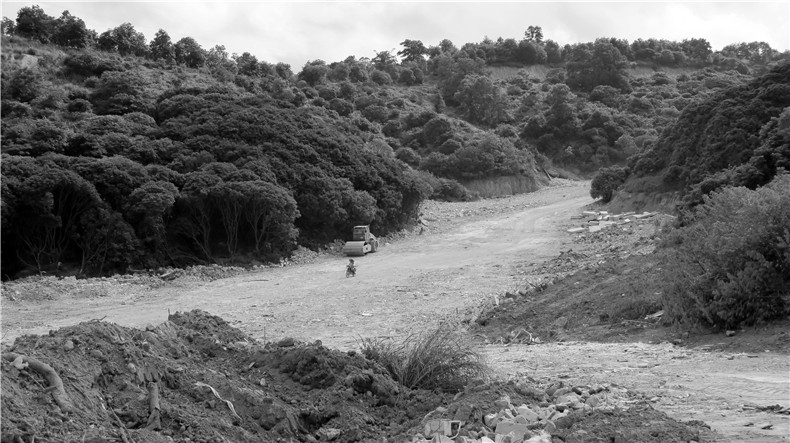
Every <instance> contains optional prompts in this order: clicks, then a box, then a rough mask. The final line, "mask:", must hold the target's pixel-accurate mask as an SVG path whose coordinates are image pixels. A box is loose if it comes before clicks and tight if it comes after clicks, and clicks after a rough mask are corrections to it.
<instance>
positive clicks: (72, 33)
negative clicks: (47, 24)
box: [52, 11, 95, 48]
mask: <svg viewBox="0 0 790 443" xmlns="http://www.w3.org/2000/svg"><path fill="white" fill-rule="evenodd" d="M94 37H95V32H94V31H92V30H88V28H86V27H85V22H84V21H82V19H80V18H77V17H74V16H73V15H71V14H70V13H69V11H63V14H62V15H61V16H60V17H59V18H58V19H57V20H55V26H54V32H53V35H52V42H53V43H55V44H58V45H60V46H66V47H68V48H86V47H88V46H90V45H91V43H93V40H94Z"/></svg>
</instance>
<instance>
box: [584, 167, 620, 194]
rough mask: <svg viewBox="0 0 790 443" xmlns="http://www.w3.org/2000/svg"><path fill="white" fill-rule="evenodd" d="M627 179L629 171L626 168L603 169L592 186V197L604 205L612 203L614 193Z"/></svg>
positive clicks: (594, 179)
mask: <svg viewBox="0 0 790 443" xmlns="http://www.w3.org/2000/svg"><path fill="white" fill-rule="evenodd" d="M627 177H628V170H627V169H625V168H621V167H619V166H612V167H611V168H601V169H600V170H599V171H598V173H597V174H595V177H594V178H593V180H592V184H591V185H590V196H591V197H592V198H600V199H601V200H603V202H604V203H607V202H609V201H611V200H612V197H613V196H614V191H616V190H617V188H619V187H620V185H622V184H623V183H624V182H625V179H626V178H627Z"/></svg>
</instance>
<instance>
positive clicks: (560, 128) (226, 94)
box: [1, 6, 786, 278]
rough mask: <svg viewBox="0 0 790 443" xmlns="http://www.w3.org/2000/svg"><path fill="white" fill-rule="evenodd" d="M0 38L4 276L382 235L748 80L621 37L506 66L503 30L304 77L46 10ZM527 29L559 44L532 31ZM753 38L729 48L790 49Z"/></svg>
mask: <svg viewBox="0 0 790 443" xmlns="http://www.w3.org/2000/svg"><path fill="white" fill-rule="evenodd" d="M3 33H4V37H3V54H2V56H3V64H2V106H1V110H2V154H3V159H2V173H3V177H2V187H3V188H2V221H3V224H2V230H3V232H2V234H3V236H2V241H3V248H2V264H3V272H4V275H3V278H9V277H13V276H14V275H15V274H16V273H17V272H19V271H22V270H39V271H42V270H48V269H51V268H53V267H56V266H58V263H63V266H64V267H68V268H74V269H75V270H76V271H75V272H79V273H82V274H97V273H98V274H101V273H109V272H115V271H123V270H125V269H128V268H129V267H154V266H162V265H185V264H190V263H198V262H217V261H224V260H234V261H243V262H250V261H252V260H274V259H277V258H278V257H281V256H283V255H287V254H288V253H289V251H291V250H292V249H293V248H294V246H295V244H296V243H300V244H303V245H307V246H316V245H321V244H324V243H326V242H329V241H332V240H334V239H336V238H345V237H346V236H347V235H348V232H349V229H350V227H351V226H352V225H354V224H357V223H372V224H373V227H374V229H375V230H376V232H377V233H380V234H384V233H387V232H389V231H391V230H396V229H400V228H402V227H404V226H407V225H408V223H409V222H410V221H412V220H413V219H414V217H415V216H416V215H417V214H418V211H419V204H420V202H421V201H422V200H423V199H424V198H426V197H429V196H430V197H431V198H443V199H449V200H462V199H469V198H474V195H472V194H471V193H470V192H469V191H468V190H467V189H466V188H465V187H464V185H463V184H464V183H465V182H467V181H470V180H480V179H489V178H495V177H501V176H520V177H522V178H523V177H527V178H528V179H531V180H533V181H534V182H535V183H537V182H538V181H539V180H541V179H542V178H541V177H542V176H543V174H537V173H536V170H537V169H538V167H539V166H546V167H550V166H552V165H559V166H562V167H566V168H569V169H571V170H573V171H576V172H579V173H583V174H584V173H590V172H592V171H595V170H596V169H598V168H600V167H606V166H610V165H616V164H623V163H625V162H626V159H627V158H629V157H631V156H633V155H635V154H639V153H641V152H646V151H649V150H650V149H652V147H653V144H654V143H655V141H656V140H657V139H658V135H659V134H660V133H661V131H662V129H663V128H665V127H668V126H670V125H671V124H673V123H674V122H675V120H676V119H677V117H678V115H680V113H681V111H682V110H683V109H684V108H685V107H686V106H687V105H689V104H690V103H693V102H695V101H696V100H698V99H699V98H700V97H704V96H707V95H710V94H713V93H715V92H716V91H718V90H721V89H723V88H727V87H730V86H732V85H740V84H744V83H745V82H747V81H748V80H749V79H751V76H750V75H748V74H745V73H743V72H747V71H748V70H749V69H741V71H743V72H738V71H735V70H728V69H730V68H731V67H737V66H736V64H734V63H730V62H727V63H720V64H718V65H714V64H711V65H710V67H707V68H705V69H703V70H699V71H696V72H693V73H689V74H683V75H680V76H673V75H669V74H667V73H666V72H660V70H659V71H655V72H652V71H651V73H650V74H648V75H642V76H633V75H631V73H630V70H632V68H633V63H643V60H644V59H643V58H640V59H636V58H635V59H633V60H635V61H632V59H631V57H632V56H631V55H628V51H627V50H626V47H628V48H631V46H632V45H624V44H623V42H621V41H613V40H612V39H599V40H596V41H595V42H592V43H584V44H576V45H571V46H569V47H568V46H566V47H564V48H561V49H562V50H561V51H560V59H559V62H558V64H556V65H550V66H542V67H541V69H545V70H546V74H545V76H538V75H534V73H531V72H532V71H529V70H527V69H522V70H520V71H518V72H515V71H514V72H512V73H511V74H509V75H506V76H499V77H498V76H496V75H492V72H491V69H492V66H494V65H496V64H503V63H509V62H507V60H506V59H507V57H506V56H505V55H504V54H506V53H507V51H504V52H503V51H502V48H503V47H509V46H512V44H511V43H510V42H509V41H507V40H502V39H500V40H501V41H500V40H497V42H488V41H484V42H483V43H481V44H466V45H463V46H462V47H461V48H458V47H456V46H455V45H453V43H452V42H450V41H448V40H443V41H442V42H440V43H439V45H437V46H431V47H426V46H425V45H423V44H422V42H419V41H415V40H408V39H407V40H405V41H404V42H402V43H401V45H402V46H403V50H402V51H400V52H399V53H398V54H397V56H396V55H394V54H392V53H391V52H389V51H381V52H378V53H377V54H376V56H375V57H373V58H372V59H368V58H365V57H362V58H356V57H353V56H350V57H348V58H347V59H345V60H342V61H338V62H332V63H326V62H324V61H322V60H313V61H311V62H308V63H307V64H306V65H305V66H304V67H303V68H302V70H301V71H300V72H299V73H298V74H296V75H295V74H294V73H293V72H292V71H291V69H290V67H289V66H288V65H285V64H282V63H278V64H270V63H267V62H265V61H259V60H257V59H256V58H255V57H254V56H252V55H250V54H249V53H244V54H242V55H241V56H239V55H236V54H233V55H229V54H228V53H227V52H226V51H225V49H224V48H223V47H221V46H217V47H215V48H212V49H210V50H204V49H203V48H202V47H201V46H200V45H199V44H198V43H197V42H196V41H195V40H194V39H192V38H190V37H184V38H182V39H181V40H179V41H177V42H175V43H173V42H172V41H171V39H170V37H169V36H168V35H167V33H166V32H165V31H163V30H160V32H158V33H157V35H156V36H155V37H154V39H153V40H152V41H150V42H146V40H145V37H144V36H143V35H142V34H141V33H139V32H137V31H136V30H134V27H133V26H132V25H131V24H129V23H125V24H123V25H121V26H119V27H117V28H114V29H110V30H107V31H106V32H104V33H102V34H97V33H96V32H95V31H92V30H89V29H87V27H86V26H85V24H84V22H83V21H82V20H80V19H79V18H76V17H73V16H71V15H70V14H68V13H67V12H64V14H62V16H61V17H59V18H53V17H50V16H47V15H46V14H45V13H44V12H43V10H41V9H40V8H39V7H37V6H34V7H26V8H22V9H21V10H20V11H19V14H18V16H17V19H16V20H15V21H12V20H9V19H4V20H3ZM523 41H524V42H526V43H523V45H522V42H521V41H520V42H518V45H517V47H518V46H523V47H524V48H527V47H529V48H533V49H534V48H537V47H541V48H544V50H545V48H546V47H551V44H550V41H549V40H543V36H542V31H541V30H540V28H538V27H530V29H528V30H527V33H526V34H525V37H524V39H523ZM489 43H490V44H489ZM636 43H637V42H634V44H636ZM704 43H706V42H704V41H703V42H699V41H698V42H696V44H695V45H696V46H700V45H701V47H704V46H705V44H704ZM640 44H642V43H640ZM662 44H664V45H667V47H669V42H664V43H662ZM651 45H653V46H654V47H655V48H658V46H655V45H654V44H653V43H651ZM695 45H692V46H695ZM708 46H709V45H708ZM489 47H491V48H499V49H496V51H500V52H499V55H498V56H497V57H498V58H497V57H494V55H493V54H494V52H496V51H494V52H490V51H489V49H487V48H489ZM756 48H757V49H749V48H746V50H744V51H741V52H737V51H736V52H737V53H736V52H733V54H734V56H736V55H737V57H741V58H739V59H738V60H739V61H738V62H739V63H745V62H748V61H749V60H747V59H743V58H742V57H751V55H750V54H752V53H751V52H749V51H752V50H754V51H757V52H759V53H760V54H762V55H763V56H764V57H763V58H761V59H760V62H761V63H763V62H767V63H769V64H770V63H774V62H775V61H776V60H777V59H781V58H782V57H785V56H786V54H776V52H775V51H773V50H770V48H765V47H764V46H763V45H757V46H756ZM760 48H761V49H760ZM487 51H488V52H487ZM700 51H701V52H700ZM697 52H699V54H702V53H703V52H705V51H702V50H700V49H699V48H697ZM537 53H538V54H539V53H540V51H538V52H537ZM633 53H634V51H633V50H632V51H631V54H632V55H633ZM514 54H515V53H511V56H513V57H516V59H514V60H516V62H517V64H518V66H521V67H524V68H526V67H528V66H529V65H528V64H527V63H532V62H535V63H538V62H541V61H542V59H541V58H540V57H538V58H537V59H535V60H532V59H528V58H524V57H523V54H522V55H514ZM699 54H698V55H699ZM709 55H710V54H709ZM398 57H400V60H399V58H398ZM519 57H520V58H519ZM640 57H642V56H640ZM698 58H699V57H698ZM714 59H717V57H716V54H713V55H711V56H710V57H707V58H706V59H705V60H706V61H705V63H708V62H710V63H713V61H714ZM552 60H554V59H552ZM546 62H549V60H548V59H547V60H546ZM731 65H732V66H731ZM646 66H653V67H654V68H656V69H659V65H658V64H655V63H649V64H648V65H646ZM749 67H750V68H751V67H752V66H749ZM650 69H653V68H650Z"/></svg>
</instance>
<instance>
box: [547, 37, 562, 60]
mask: <svg viewBox="0 0 790 443" xmlns="http://www.w3.org/2000/svg"><path fill="white" fill-rule="evenodd" d="M543 49H544V50H545V51H546V62H548V63H560V62H562V49H560V45H559V44H558V43H557V42H555V41H554V40H546V43H545V44H544V45H543Z"/></svg>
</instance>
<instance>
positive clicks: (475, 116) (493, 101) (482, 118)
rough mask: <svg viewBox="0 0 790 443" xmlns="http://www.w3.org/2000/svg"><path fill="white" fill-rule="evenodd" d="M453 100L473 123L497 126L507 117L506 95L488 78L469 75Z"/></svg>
mask: <svg viewBox="0 0 790 443" xmlns="http://www.w3.org/2000/svg"><path fill="white" fill-rule="evenodd" d="M453 98H454V99H455V101H456V102H458V103H459V104H460V107H461V112H462V113H463V115H464V117H465V118H466V119H467V120H469V121H470V122H472V123H482V124H484V125H488V126H496V125H497V123H499V122H500V121H502V120H503V119H504V118H505V117H506V115H507V114H506V101H505V98H504V94H503V93H502V91H501V90H500V88H499V87H498V86H496V85H495V84H494V82H492V81H491V79H490V78H489V77H487V76H481V75H477V74H469V75H467V76H466V77H464V79H463V81H461V84H460V85H459V86H458V90H457V92H456V93H455V95H454V96H453Z"/></svg>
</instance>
